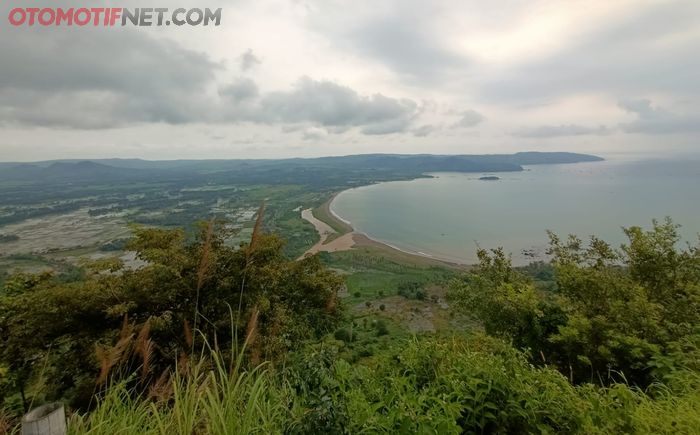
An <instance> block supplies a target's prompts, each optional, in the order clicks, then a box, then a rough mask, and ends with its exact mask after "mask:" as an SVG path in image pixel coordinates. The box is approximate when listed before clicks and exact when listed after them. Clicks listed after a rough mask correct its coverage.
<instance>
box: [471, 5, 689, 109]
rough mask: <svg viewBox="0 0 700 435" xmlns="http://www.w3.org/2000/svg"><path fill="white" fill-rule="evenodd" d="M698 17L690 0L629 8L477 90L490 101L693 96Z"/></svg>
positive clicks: (486, 82)
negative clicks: (593, 95) (588, 95)
mask: <svg viewBox="0 0 700 435" xmlns="http://www.w3.org/2000/svg"><path fill="white" fill-rule="evenodd" d="M698 16H700V2H698V1H696V0H675V1H671V2H661V3H657V4H654V5H651V6H647V7H640V8H635V9H633V10H631V11H630V12H629V13H627V14H624V15H623V16H621V17H620V19H619V20H616V21H614V22H612V23H609V24H606V25H605V26H603V25H601V26H600V27H599V28H597V29H596V30H595V31H593V32H590V33H588V34H586V35H583V36H582V37H581V38H580V39H579V40H577V41H576V42H575V43H573V44H569V45H567V46H566V47H565V49H563V50H562V51H560V52H558V53H556V54H554V55H552V56H549V57H545V58H543V59H538V60H536V61H532V62H529V63H526V64H524V65H521V66H518V67H515V68H512V69H508V70H506V71H505V72H502V73H500V74H493V75H490V76H489V78H488V79H487V80H485V81H484V83H483V85H482V86H480V87H479V92H480V94H481V95H482V97H483V98H486V99H489V100H491V101H494V100H508V101H512V100H520V101H533V100H538V101H543V100H545V101H546V100H550V99H552V98H561V97H563V96H568V95H573V94H580V93H582V92H598V93H610V94H618V95H619V94H620V93H623V94H631V95H634V94H641V93H651V92H667V93H679V94H683V95H693V96H699V95H700V81H699V80H697V75H698V71H700V56H696V55H694V53H695V52H696V51H697V47H698V44H700V38H698V36H697V33H694V29H696V28H697V23H698Z"/></svg>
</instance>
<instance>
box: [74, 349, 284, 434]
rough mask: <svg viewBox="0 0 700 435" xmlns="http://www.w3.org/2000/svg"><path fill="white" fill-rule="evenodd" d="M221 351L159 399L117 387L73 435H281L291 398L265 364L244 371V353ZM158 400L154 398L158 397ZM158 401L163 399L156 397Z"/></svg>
mask: <svg viewBox="0 0 700 435" xmlns="http://www.w3.org/2000/svg"><path fill="white" fill-rule="evenodd" d="M232 358H233V360H232V361H231V362H230V363H227V362H226V361H227V358H226V357H225V356H224V355H223V354H221V353H218V352H213V351H212V352H211V353H210V354H209V355H207V356H206V357H202V358H201V359H200V360H199V361H198V362H197V363H196V364H194V365H192V366H191V368H189V369H187V370H180V371H176V372H175V374H174V375H173V377H172V379H170V380H169V381H168V382H166V383H164V384H163V385H162V387H161V389H162V390H164V391H160V392H159V394H152V395H151V396H152V397H147V396H137V397H134V393H133V391H131V390H129V388H128V387H127V384H128V382H127V381H122V382H118V383H116V384H113V385H111V386H110V387H109V388H108V389H107V390H106V392H105V393H104V395H102V396H101V397H100V398H99V401H98V405H97V407H96V408H95V409H94V410H93V411H91V412H90V413H89V414H75V415H73V416H71V417H70V419H69V424H68V428H69V433H70V434H73V435H79V434H93V435H100V434H105V435H119V434H137V433H138V434H148V435H150V434H153V435H175V434H178V435H179V434H182V435H192V434H213V435H217V434H255V433H264V434H274V433H281V432H282V430H283V426H284V422H285V421H286V419H287V406H286V402H285V398H286V397H289V394H287V393H288V392H287V391H283V387H281V386H280V385H279V384H278V383H275V382H274V380H273V379H272V375H271V374H270V373H269V371H268V370H266V368H265V367H264V366H263V365H261V366H258V367H256V368H254V369H251V370H246V369H244V367H243V357H242V353H240V354H238V355H237V356H234V357H232ZM153 396H154V397H153ZM155 397H158V398H155Z"/></svg>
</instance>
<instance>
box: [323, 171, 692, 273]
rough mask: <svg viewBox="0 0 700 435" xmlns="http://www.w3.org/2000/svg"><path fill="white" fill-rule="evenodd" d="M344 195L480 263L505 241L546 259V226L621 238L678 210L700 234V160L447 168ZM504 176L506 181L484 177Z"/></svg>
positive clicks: (415, 248)
mask: <svg viewBox="0 0 700 435" xmlns="http://www.w3.org/2000/svg"><path fill="white" fill-rule="evenodd" d="M432 175H433V176H435V178H429V179H418V180H413V181H399V182H389V183H381V184H376V185H372V186H365V187H360V188H356V189H352V190H348V191H345V192H342V193H341V194H339V195H338V196H337V197H336V199H335V200H334V201H333V203H332V205H331V209H332V210H333V212H334V213H335V214H336V215H338V216H339V217H341V218H342V219H344V220H347V221H349V222H351V223H352V225H353V226H354V227H355V229H356V230H358V231H360V232H363V233H366V234H367V235H368V236H369V237H371V238H373V239H375V240H378V241H382V242H385V243H388V244H390V245H393V246H395V247H397V248H399V249H402V250H406V251H412V252H418V253H421V254H425V255H429V256H433V257H436V258H441V259H446V260H453V261H459V262H464V263H473V262H475V261H476V249H477V246H481V247H483V248H495V247H499V246H502V247H503V248H505V249H506V251H507V252H510V253H512V255H513V260H514V263H516V264H525V263H528V262H530V261H532V260H533V257H532V256H531V255H528V254H527V253H530V254H534V255H535V256H536V257H535V259H545V258H546V256H545V254H544V252H545V250H546V246H547V241H548V238H547V234H546V230H552V231H554V232H555V233H557V234H559V235H561V236H565V235H567V234H576V235H578V236H580V237H582V238H587V237H588V236H589V235H591V234H595V235H597V236H599V237H602V238H603V239H605V240H607V241H608V242H610V243H612V244H613V245H615V246H619V245H620V244H621V243H622V242H624V241H625V240H626V239H625V236H624V233H623V232H622V229H621V228H622V227H623V226H632V225H640V226H644V227H651V221H652V219H654V218H656V219H663V218H664V217H666V216H670V217H672V218H673V220H674V221H675V222H676V223H678V224H681V225H682V226H683V227H682V229H681V234H682V236H683V237H684V239H685V240H687V241H691V242H696V241H697V240H698V238H697V237H698V236H697V235H698V233H700V159H699V160H684V161H660V160H659V161H654V160H644V161H635V162H630V161H616V160H612V161H605V162H595V163H578V164H570V165H538V166H529V167H526V171H524V172H518V173H499V174H460V173H438V174H432ZM484 175H497V176H498V177H500V178H501V179H500V180H499V181H482V180H479V177H481V176H484Z"/></svg>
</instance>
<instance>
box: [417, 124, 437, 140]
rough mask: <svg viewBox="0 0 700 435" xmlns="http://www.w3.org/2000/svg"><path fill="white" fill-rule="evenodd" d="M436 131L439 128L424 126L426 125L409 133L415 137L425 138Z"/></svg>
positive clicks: (430, 125)
mask: <svg viewBox="0 0 700 435" xmlns="http://www.w3.org/2000/svg"><path fill="white" fill-rule="evenodd" d="M438 130H439V127H437V126H435V125H432V124H426V125H422V126H420V127H418V128H414V129H413V130H411V132H412V133H413V135H414V136H416V137H426V136H429V135H431V134H432V133H434V132H436V131H438Z"/></svg>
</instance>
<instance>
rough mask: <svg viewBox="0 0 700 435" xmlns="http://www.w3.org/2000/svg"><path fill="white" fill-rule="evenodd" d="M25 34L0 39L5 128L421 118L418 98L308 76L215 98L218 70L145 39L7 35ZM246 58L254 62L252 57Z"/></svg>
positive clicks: (388, 126) (339, 127) (395, 125)
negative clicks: (284, 87)
mask: <svg viewBox="0 0 700 435" xmlns="http://www.w3.org/2000/svg"><path fill="white" fill-rule="evenodd" d="M20 30H22V29H19V30H18V29H4V30H3V31H2V33H3V34H2V35H1V36H3V37H2V38H0V57H2V59H3V73H2V75H0V119H2V123H3V124H5V125H8V124H19V125H29V126H46V127H60V128H74V129H103V128H114V127H123V126H127V125H133V124H139V123H157V122H164V123H170V124H185V123H192V122H213V123H237V122H241V121H249V122H256V123H269V124H272V123H310V124H313V125H320V126H326V127H329V129H332V131H333V132H335V133H338V132H342V131H345V130H347V129H349V128H352V127H361V130H362V131H364V132H365V133H366V134H387V133H393V132H398V131H403V130H406V129H407V128H408V127H409V125H410V123H411V121H412V119H413V118H414V117H415V116H416V114H417V112H418V105H417V104H416V103H415V102H414V101H412V100H407V99H395V98H391V97H387V96H384V95H382V94H375V95H372V96H362V95H360V94H358V93H357V92H356V91H355V90H353V89H351V88H349V87H345V86H341V85H339V84H336V83H333V82H330V81H315V80H313V79H311V78H308V77H306V78H302V79H300V80H299V81H298V82H296V83H295V84H294V86H293V87H292V89H291V90H289V91H276V92H268V93H261V92H260V91H259V89H258V86H257V84H256V83H255V82H254V81H253V80H252V79H250V78H237V79H236V80H234V81H233V82H231V83H229V84H227V85H225V86H221V87H219V89H218V96H217V95H216V94H214V95H212V94H211V93H210V92H209V89H210V88H212V87H215V86H216V82H215V72H217V70H221V69H223V67H222V66H221V64H220V63H217V62H214V61H213V60H211V59H210V58H209V57H208V56H207V55H205V54H203V53H199V52H196V51H192V50H188V49H185V48H183V47H181V46H179V45H178V44H176V43H174V42H171V41H168V40H161V39H155V38H153V37H151V36H149V34H148V33H146V32H140V31H121V32H120V34H119V35H118V36H119V37H115V36H114V35H113V34H110V32H106V31H104V29H96V30H92V29H80V32H71V31H70V30H73V29H68V30H66V29H37V30H36V31H32V32H25V33H23V34H22V37H21V38H19V37H9V36H11V34H12V33H13V32H16V31H20ZM49 31H50V32H51V34H49ZM246 55H249V56H247V57H248V61H247V62H248V63H251V62H252V63H253V64H254V63H255V61H254V60H251V59H253V58H254V55H253V54H252V52H251V51H249V52H247V53H246ZM244 57H246V56H245V55H244Z"/></svg>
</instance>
